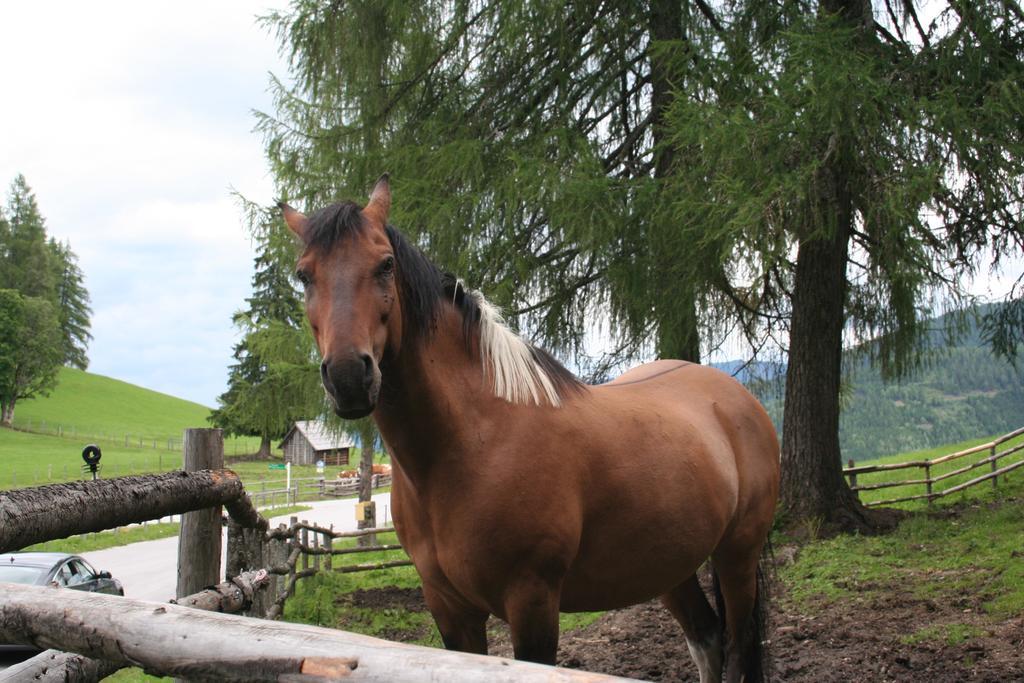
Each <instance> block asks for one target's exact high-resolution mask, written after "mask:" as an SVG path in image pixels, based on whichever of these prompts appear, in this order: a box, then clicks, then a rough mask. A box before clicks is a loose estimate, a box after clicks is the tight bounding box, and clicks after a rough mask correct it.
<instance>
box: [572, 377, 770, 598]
mask: <svg viewBox="0 0 1024 683" xmlns="http://www.w3.org/2000/svg"><path fill="white" fill-rule="evenodd" d="M564 410H566V414H565V417H564V419H565V420H566V421H567V422H570V421H571V422H573V423H578V424H580V425H582V426H581V427H580V428H579V431H578V434H577V438H576V439H575V440H574V443H573V445H570V444H568V443H567V444H566V445H565V447H564V448H562V449H559V452H558V457H559V458H560V460H562V461H564V460H566V459H569V460H573V459H577V458H578V462H580V467H581V469H583V470H584V471H585V472H586V474H585V476H581V477H578V478H577V479H578V480H580V481H585V482H586V485H585V486H584V487H581V488H580V491H579V495H580V496H581V500H582V501H583V508H584V509H585V510H586V513H585V514H584V525H583V530H582V532H583V533H582V538H581V543H580V553H579V555H578V557H577V562H576V563H575V565H574V566H573V569H572V571H571V572H570V575H569V577H568V579H569V580H568V581H567V584H566V587H565V588H566V591H565V595H564V602H563V606H564V607H565V608H567V609H571V610H575V609H589V608H597V607H595V605H596V604H597V603H595V602H591V600H592V599H593V596H595V595H603V596H605V597H606V598H608V599H609V602H610V604H607V605H605V606H603V607H601V608H607V607H613V606H621V605H623V604H630V603H631V602H635V601H638V600H644V599H649V598H650V597H652V596H653V595H656V594H660V592H663V591H665V590H668V589H670V588H671V587H672V586H673V585H675V583H673V582H680V581H682V580H683V579H684V578H685V577H686V576H689V574H690V573H692V572H693V570H694V569H696V567H697V566H699V564H700V563H701V562H703V561H704V560H705V559H706V558H707V557H708V556H709V555H711V554H712V553H713V552H714V551H715V550H716V548H718V547H719V544H720V542H722V540H723V539H728V538H731V537H732V535H734V530H735V529H736V528H737V527H738V526H741V525H744V524H746V523H747V522H749V520H751V519H752V518H757V519H759V520H761V522H760V523H758V524H756V525H753V526H756V527H758V529H757V530H756V531H757V533H760V532H761V529H760V527H764V525H765V523H766V522H764V521H763V520H765V519H767V520H769V522H768V523H770V518H771V514H772V511H773V510H774V499H775V496H776V495H777V480H778V442H777V440H776V437H775V432H774V427H773V426H772V424H771V421H770V420H769V419H768V416H767V414H766V413H765V412H764V409H763V408H762V407H761V405H760V403H758V401H757V400H756V399H755V398H754V397H753V396H751V395H750V393H749V392H748V391H747V390H746V389H745V388H744V387H743V386H742V385H741V384H739V383H738V382H736V381H735V380H734V379H733V378H731V377H729V376H728V375H726V374H725V373H722V372H720V371H718V370H715V369H713V368H708V367H704V366H700V365H697V364H693V363H686V362H683V361H668V360H664V361H656V362H654V363H649V364H646V365H642V366H639V367H637V368H634V369H632V370H630V371H629V372H627V373H625V374H623V375H622V376H621V377H618V378H617V379H615V380H614V381H612V382H609V383H607V384H603V385H599V386H595V387H590V388H589V389H588V391H587V394H586V396H584V397H581V398H580V399H579V401H578V402H575V403H574V402H569V403H567V404H566V406H565V408H564ZM570 449H572V450H573V453H574V454H573V455H572V456H570V455H569V451H570ZM751 528H753V527H751ZM637 566H643V567H645V577H646V580H645V581H642V582H637V581H636V580H635V578H634V579H631V578H630V577H631V576H635V574H636V571H637V570H636V568H637ZM598 576H599V577H600V579H597V578H596V577H598Z"/></svg>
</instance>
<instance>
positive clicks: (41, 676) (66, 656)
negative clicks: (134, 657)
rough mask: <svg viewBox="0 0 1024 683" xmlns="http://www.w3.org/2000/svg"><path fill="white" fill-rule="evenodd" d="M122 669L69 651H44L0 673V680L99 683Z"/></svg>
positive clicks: (118, 665)
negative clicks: (92, 682) (96, 682)
mask: <svg viewBox="0 0 1024 683" xmlns="http://www.w3.org/2000/svg"><path fill="white" fill-rule="evenodd" d="M122 668H124V667H123V666H122V665H121V664H115V663H113V662H108V661H105V660H102V659H93V658H91V657H84V656H82V655H79V654H75V653H73V652H61V651H60V650H45V651H43V652H41V653H39V654H37V655H36V656H35V657H30V658H29V659H26V660H25V661H23V662H19V663H18V664H15V665H13V666H10V667H7V668H6V669H4V670H2V671H0V681H4V682H5V683H6V682H7V681H10V682H11V683H17V681H41V682H42V683H87V682H90V683H91V681H99V680H102V679H104V678H106V677H107V676H110V675H111V674H113V673H115V672H116V671H118V670H119V669H122Z"/></svg>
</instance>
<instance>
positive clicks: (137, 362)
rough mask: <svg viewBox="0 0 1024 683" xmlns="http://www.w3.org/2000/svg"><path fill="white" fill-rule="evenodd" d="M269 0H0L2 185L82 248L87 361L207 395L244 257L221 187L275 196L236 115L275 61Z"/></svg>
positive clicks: (243, 242) (237, 216)
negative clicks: (14, 183) (15, 184)
mask: <svg viewBox="0 0 1024 683" xmlns="http://www.w3.org/2000/svg"><path fill="white" fill-rule="evenodd" d="M282 4H283V2H282ZM266 10H267V4H266V3H264V2H243V1H241V0H238V1H234V2H217V3H206V2H198V1H195V0H192V1H189V2H146V3H139V2H104V3H77V2H61V3H18V4H16V5H15V4H13V3H4V4H3V5H0V63H3V64H4V65H5V70H4V90H5V93H6V94H7V97H5V98H4V99H5V102H4V106H3V107H0V130H2V131H3V135H2V136H0V182H2V183H4V184H6V183H7V182H9V181H10V180H11V179H12V178H13V177H14V176H15V175H16V174H17V173H24V174H25V176H26V178H27V180H28V182H29V184H30V185H31V186H32V188H33V189H34V190H35V192H36V195H37V198H38V200H39V204H40V208H41V210H42V212H43V214H44V216H46V218H47V222H48V228H49V231H50V233H51V234H52V235H53V236H55V237H57V238H58V239H68V240H70V242H71V245H72V248H73V249H74V250H75V252H76V253H77V254H78V255H79V257H80V261H81V265H82V268H83V271H84V272H85V274H86V284H87V286H88V288H89V290H90V293H91V295H92V301H93V309H94V317H93V334H94V336H95V339H94V341H93V343H92V345H91V347H90V357H91V359H92V364H91V367H90V369H91V370H93V371H95V372H99V373H101V374H105V375H110V376H113V377H117V378H120V379H124V380H126V381H130V382H134V383H137V384H141V385H143V386H146V387H150V388H153V389H157V390H160V391H165V392H167V393H171V394H175V395H178V396H182V397H185V398H190V399H192V400H196V401H199V402H202V403H205V404H207V405H212V404H213V402H214V400H215V398H216V396H217V394H219V393H220V392H221V391H223V388H224V383H225V380H226V375H227V365H228V363H229V362H230V354H231V348H232V344H233V342H234V341H235V331H234V329H233V328H232V325H231V314H232V313H233V312H234V311H235V310H237V309H239V308H240V307H242V306H243V305H244V299H245V297H246V296H247V295H248V293H249V281H250V279H251V274H252V258H253V250H252V245H251V243H250V241H249V238H248V235H247V233H246V231H245V228H244V226H243V225H242V224H241V212H240V210H239V209H238V207H237V205H236V203H235V201H234V199H233V198H232V197H231V195H230V188H236V189H238V190H239V191H240V192H242V193H243V194H244V195H246V196H248V197H251V198H253V199H255V200H258V201H264V202H267V201H270V200H271V199H273V196H272V195H273V186H272V182H271V179H270V177H269V175H268V173H267V171H266V164H265V163H264V160H263V151H262V141H261V140H260V139H259V138H258V136H257V135H256V134H254V133H253V132H252V128H253V125H254V119H253V118H252V116H251V113H250V112H251V110H252V109H263V110H269V109H270V108H271V103H270V99H269V96H268V94H267V92H266V90H267V84H268V76H267V74H268V72H270V71H273V72H274V73H277V74H278V75H282V74H284V73H285V69H284V67H283V65H282V63H281V62H280V60H279V59H278V57H277V47H276V44H275V41H274V39H273V38H272V37H271V36H269V35H267V34H266V32H265V31H264V30H263V29H262V28H259V27H257V26H256V24H255V19H254V18H255V16H256V15H257V14H262V13H265V11H266Z"/></svg>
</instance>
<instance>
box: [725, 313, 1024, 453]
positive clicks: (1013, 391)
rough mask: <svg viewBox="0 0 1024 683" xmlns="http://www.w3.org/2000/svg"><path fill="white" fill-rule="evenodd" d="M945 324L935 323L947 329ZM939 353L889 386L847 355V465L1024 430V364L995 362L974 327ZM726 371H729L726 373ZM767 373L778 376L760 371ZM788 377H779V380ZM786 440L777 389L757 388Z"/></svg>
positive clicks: (856, 354) (843, 434) (842, 429)
mask: <svg viewBox="0 0 1024 683" xmlns="http://www.w3.org/2000/svg"><path fill="white" fill-rule="evenodd" d="M944 326H945V320H943V319H941V318H940V319H938V320H935V321H933V322H932V324H931V325H930V327H931V328H933V329H935V330H942V329H944ZM939 336H940V333H939V332H936V333H935V339H934V340H933V345H934V349H933V350H932V351H931V352H929V354H928V355H926V357H925V360H924V362H923V364H922V366H921V368H920V369H918V370H917V371H915V372H913V373H912V374H911V375H910V376H909V377H906V378H905V379H903V380H901V381H899V382H884V381H883V380H882V377H881V375H880V373H879V371H878V370H877V369H876V368H872V367H871V364H870V363H869V362H868V361H867V360H866V359H865V358H864V357H863V355H864V354H863V353H862V352H863V349H858V350H856V351H852V352H848V359H847V361H848V362H847V363H846V367H847V368H848V372H847V373H846V377H845V380H844V391H843V410H842V414H841V416H840V422H839V438H840V443H841V445H842V452H843V458H844V459H850V458H852V459H854V460H864V459H867V458H874V457H877V456H881V455H887V454H890V453H898V452H902V451H909V450H914V449H920V448H931V447H933V446H938V445H941V444H944V443H955V442H959V441H964V440H966V439H971V438H976V437H982V436H990V435H993V434H999V433H1002V432H1008V431H1010V430H1012V429H1015V428H1017V427H1021V426H1024V364H1021V363H1019V362H1018V367H1017V368H1014V367H1013V365H1011V364H1010V363H1009V362H1008V361H1006V360H1003V359H1001V358H996V357H995V356H994V355H993V354H992V352H991V350H990V349H989V348H988V346H987V345H986V344H985V342H984V341H983V340H982V339H981V335H980V334H979V333H978V330H977V328H976V326H974V325H972V326H970V327H969V329H968V330H967V331H966V333H965V334H964V335H963V336H962V338H961V339H960V340H959V341H957V342H956V343H955V344H954V345H952V346H948V347H945V348H943V347H942V345H941V343H940V342H939V340H938V338H939ZM723 369H727V368H723ZM759 370H760V371H761V374H762V375H764V374H769V375H770V374H772V373H771V372H769V370H770V368H768V367H767V366H759ZM782 375H784V372H781V373H780V372H778V371H776V373H775V377H776V379H778V378H780V377H781V376H782ZM752 388H754V389H755V392H756V393H758V394H759V395H760V397H761V398H762V400H763V401H764V402H765V405H766V407H767V408H768V412H769V413H770V414H771V416H772V419H773V420H774V421H775V424H776V427H777V428H778V429H779V433H780V434H781V432H782V429H781V422H782V401H781V399H779V398H778V396H779V395H780V392H779V388H778V387H777V386H773V387H766V386H765V385H761V386H752Z"/></svg>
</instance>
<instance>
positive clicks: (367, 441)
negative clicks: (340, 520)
mask: <svg viewBox="0 0 1024 683" xmlns="http://www.w3.org/2000/svg"><path fill="white" fill-rule="evenodd" d="M376 438H377V430H376V429H375V428H374V426H373V423H372V422H370V421H369V420H366V421H365V422H364V424H363V425H362V427H361V429H360V430H359V441H360V444H361V445H360V449H359V502H360V503H364V502H367V501H369V500H370V499H371V498H372V497H373V442H374V441H375V440H376ZM374 517H376V515H374ZM375 526H377V520H376V518H374V519H364V518H360V519H358V520H357V521H356V528H358V529H370V528H373V527H375ZM357 543H358V544H359V545H361V546H364V545H376V543H377V537H376V536H373V535H371V536H360V537H359V540H358V541H357Z"/></svg>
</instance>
